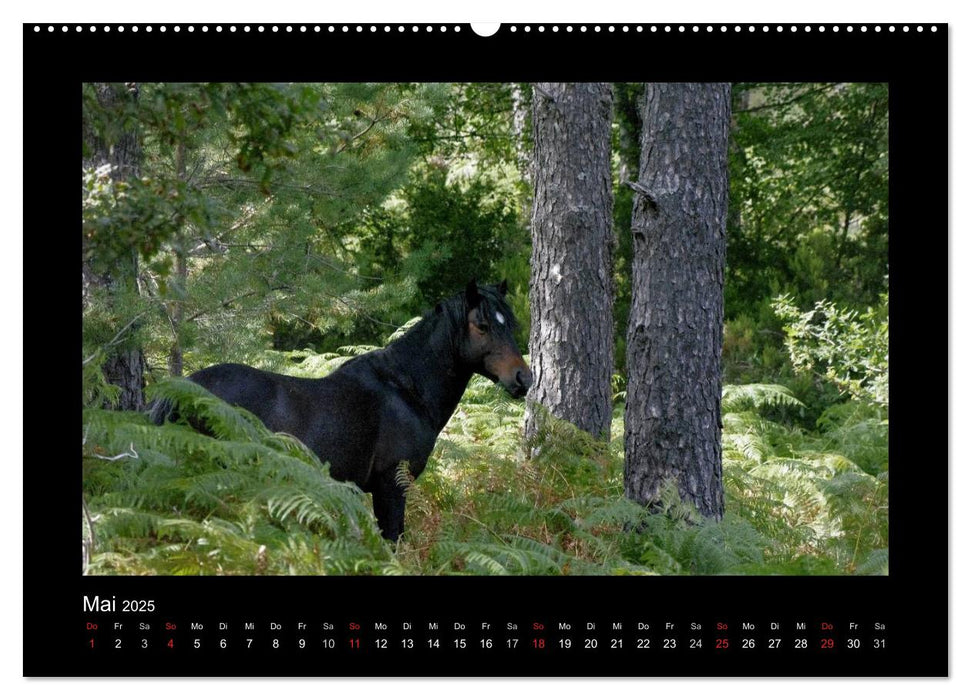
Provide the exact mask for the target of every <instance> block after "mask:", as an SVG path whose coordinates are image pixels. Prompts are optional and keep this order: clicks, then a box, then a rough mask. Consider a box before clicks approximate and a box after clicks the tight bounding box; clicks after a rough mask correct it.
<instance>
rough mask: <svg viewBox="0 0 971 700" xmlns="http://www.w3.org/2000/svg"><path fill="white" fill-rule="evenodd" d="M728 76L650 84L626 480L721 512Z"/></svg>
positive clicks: (636, 225) (630, 351) (634, 487)
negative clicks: (669, 488)
mask: <svg viewBox="0 0 971 700" xmlns="http://www.w3.org/2000/svg"><path fill="white" fill-rule="evenodd" d="M730 100H731V87H730V85H729V84H728V83H708V84H701V83H668V84H665V83H649V84H648V85H647V86H646V87H645V90H644V100H643V109H644V112H643V131H642V141H641V166H640V176H639V178H638V182H637V183H633V184H632V185H631V186H632V187H633V189H634V191H635V193H636V195H635V199H634V205H633V215H632V219H631V229H632V231H633V234H634V236H633V237H634V259H633V269H632V288H633V298H632V302H631V313H630V321H629V325H628V329H627V367H628V385H627V407H626V412H625V431H626V435H625V458H626V461H625V467H624V487H625V492H626V494H627V496H628V497H629V498H631V499H633V500H635V501H637V502H639V503H642V504H650V503H652V502H654V501H656V500H657V498H658V496H659V494H660V492H661V491H662V489H663V488H664V487H665V485H666V484H668V483H670V482H671V481H674V482H675V483H676V484H677V488H678V492H679V494H680V496H681V498H682V499H684V500H689V501H691V502H693V503H694V504H695V505H696V506H697V507H698V510H699V512H701V513H702V514H703V515H706V516H715V517H721V515H722V513H723V512H724V498H723V488H722V479H721V476H722V470H721V350H722V320H723V313H724V312H723V308H724V301H723V288H724V278H725V221H726V210H727V206H728V133H729V122H730V117H731V102H730Z"/></svg>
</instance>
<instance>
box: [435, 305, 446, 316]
mask: <svg viewBox="0 0 971 700" xmlns="http://www.w3.org/2000/svg"><path fill="white" fill-rule="evenodd" d="M443 311H445V307H444V306H442V302H438V303H437V304H435V315H436V316H441V315H442V312H443Z"/></svg>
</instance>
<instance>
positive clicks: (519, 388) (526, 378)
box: [503, 365, 533, 399]
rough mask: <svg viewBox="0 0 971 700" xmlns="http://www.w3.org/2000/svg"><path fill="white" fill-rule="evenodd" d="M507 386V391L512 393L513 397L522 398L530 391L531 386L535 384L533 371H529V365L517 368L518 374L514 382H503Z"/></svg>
mask: <svg viewBox="0 0 971 700" xmlns="http://www.w3.org/2000/svg"><path fill="white" fill-rule="evenodd" d="M503 385H504V386H505V387H506V391H508V392H509V393H510V395H512V396H513V397H515V398H517V399H521V398H522V397H524V396H525V395H526V392H527V391H529V387H531V386H532V385H533V373H532V372H530V371H529V367H526V366H525V365H524V366H523V367H522V368H521V369H517V370H516V376H515V378H514V381H513V382H510V383H509V384H505V383H503Z"/></svg>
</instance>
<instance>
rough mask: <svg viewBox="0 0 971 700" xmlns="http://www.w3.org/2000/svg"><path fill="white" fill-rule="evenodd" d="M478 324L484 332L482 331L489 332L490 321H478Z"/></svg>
mask: <svg viewBox="0 0 971 700" xmlns="http://www.w3.org/2000/svg"><path fill="white" fill-rule="evenodd" d="M476 326H477V327H478V329H479V331H480V332H482V333H488V332H489V324H488V323H478V324H476Z"/></svg>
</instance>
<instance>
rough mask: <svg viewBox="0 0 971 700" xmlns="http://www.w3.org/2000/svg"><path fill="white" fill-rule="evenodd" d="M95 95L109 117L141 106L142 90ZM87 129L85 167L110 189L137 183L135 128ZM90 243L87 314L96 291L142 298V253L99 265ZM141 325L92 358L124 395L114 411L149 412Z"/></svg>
mask: <svg viewBox="0 0 971 700" xmlns="http://www.w3.org/2000/svg"><path fill="white" fill-rule="evenodd" d="M95 94H96V96H97V102H98V103H99V104H100V105H101V106H102V107H103V108H104V109H105V110H106V111H110V112H116V111H120V112H122V113H124V112H126V111H127V110H126V106H127V105H126V103H127V102H130V103H133V102H134V101H135V100H137V98H138V86H137V85H135V84H134V83H126V84H125V85H124V86H122V85H114V84H110V83H99V84H97V85H96V86H95ZM101 126H104V125H101ZM85 127H86V128H85V132H86V133H85V137H86V142H87V143H86V156H87V157H86V158H85V159H84V161H83V162H82V167H83V168H84V169H87V170H89V171H93V172H95V173H97V176H96V177H97V178H99V179H101V180H103V181H104V182H103V183H102V186H103V187H104V188H106V189H111V190H115V191H117V190H118V189H120V188H122V189H123V188H124V187H125V184H126V183H127V182H130V181H133V180H137V178H138V176H139V161H140V158H141V149H140V148H139V143H138V134H137V131H136V130H135V128H134V126H132V125H131V124H129V123H125V122H121V123H117V124H115V125H114V128H98V126H96V125H95V124H92V123H90V122H88V123H86V124H85ZM90 240H91V239H90V238H89V237H88V236H84V237H83V238H82V262H81V284H82V289H81V294H82V303H83V304H84V305H85V308H87V306H88V304H89V303H90V299H91V296H92V293H93V291H94V290H98V289H100V290H103V291H106V292H107V294H108V298H110V299H113V300H118V299H122V298H124V297H126V296H130V295H133V294H137V280H138V252H137V250H136V249H134V248H130V249H128V250H125V251H124V252H121V253H119V254H116V255H113V256H110V257H107V258H106V259H102V260H100V261H96V260H95V259H94V258H93V257H92V256H90V255H88V252H89V248H90ZM98 262H100V263H101V264H98ZM136 322H137V318H133V319H130V320H129V321H128V322H127V323H126V324H124V325H123V326H122V327H121V329H120V330H119V331H118V333H117V334H116V335H115V336H114V337H113V338H112V339H111V340H110V341H108V343H107V344H105V345H104V346H103V348H102V349H101V351H100V352H98V353H96V354H94V355H91V356H89V358H88V361H93V360H95V359H98V360H101V361H102V365H101V368H102V372H103V373H104V378H105V380H106V381H107V383H108V384H113V385H115V386H117V387H118V389H119V392H118V396H117V401H116V402H115V405H116V406H117V407H118V408H120V409H122V410H129V411H140V410H141V409H142V408H144V406H145V355H144V353H143V352H142V348H141V347H140V345H139V344H138V343H137V341H136V340H135V339H134V338H135V336H134V334H133V332H132V331H133V329H134V326H135V325H136Z"/></svg>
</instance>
